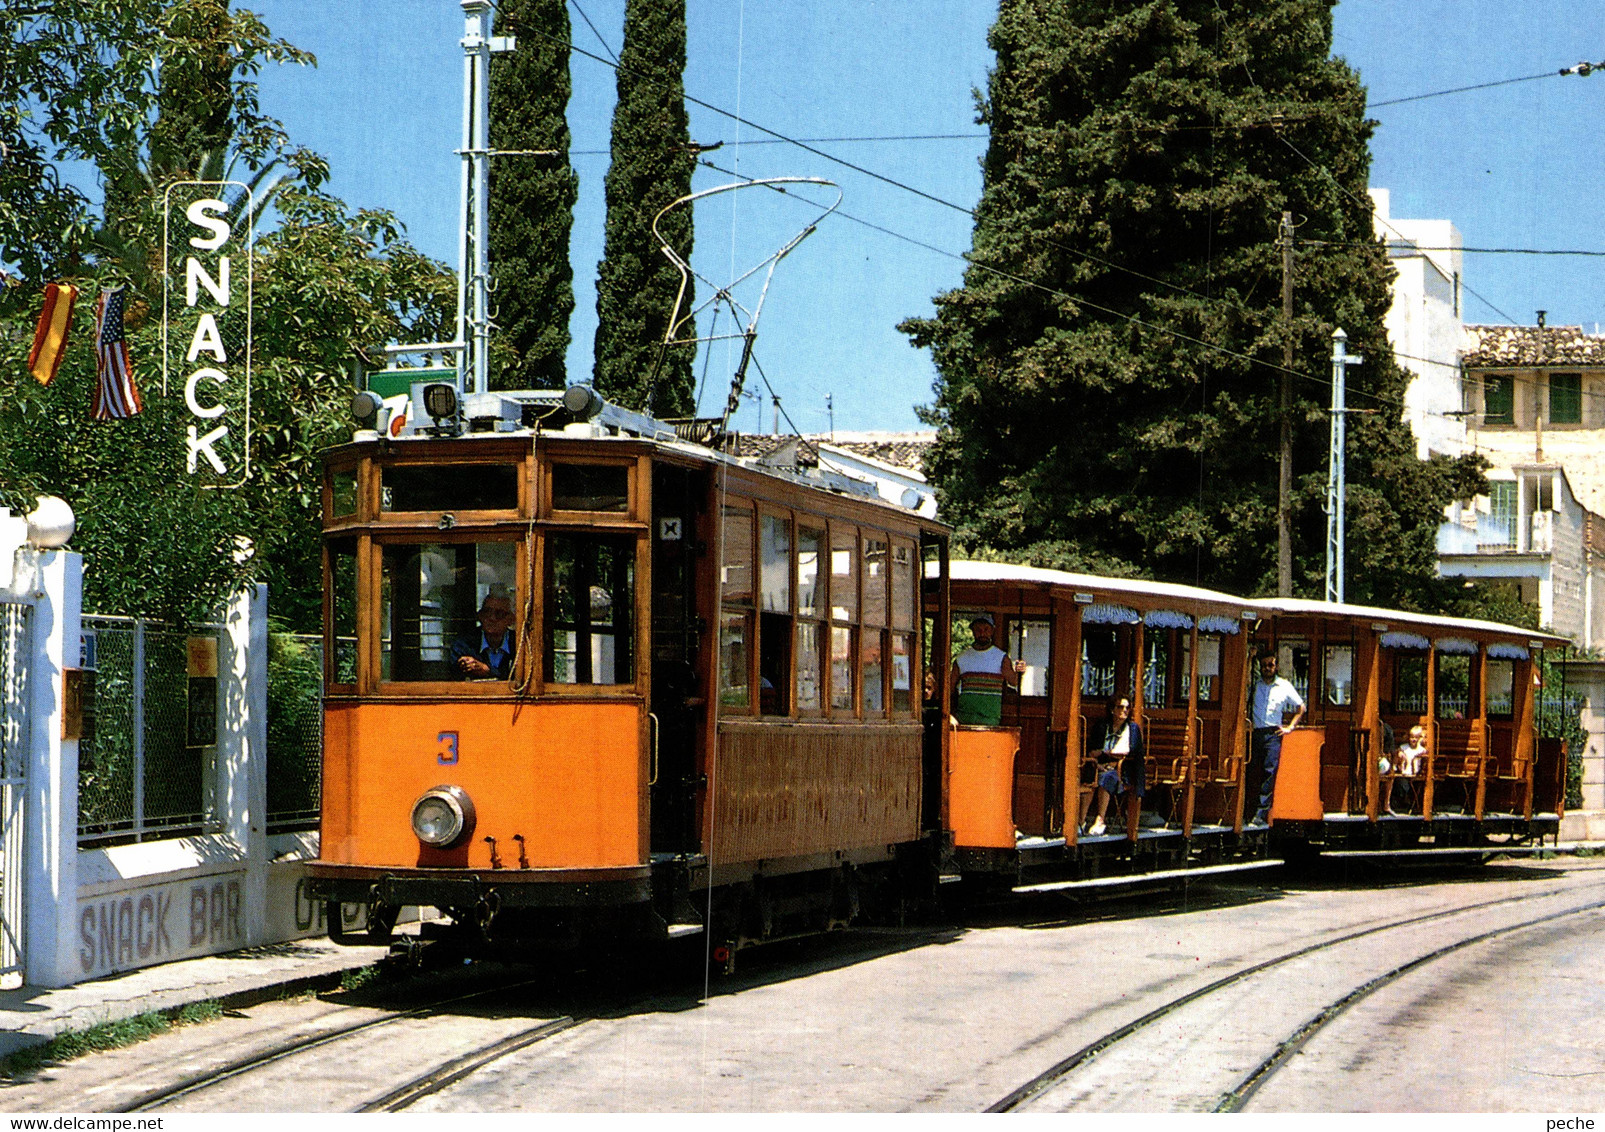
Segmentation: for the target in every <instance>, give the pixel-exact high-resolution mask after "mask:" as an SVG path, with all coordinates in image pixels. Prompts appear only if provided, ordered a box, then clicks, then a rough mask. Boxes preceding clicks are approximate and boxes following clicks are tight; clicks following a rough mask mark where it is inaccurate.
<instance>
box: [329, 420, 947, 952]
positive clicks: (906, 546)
mask: <svg viewBox="0 0 1605 1132" xmlns="http://www.w3.org/2000/svg"><path fill="white" fill-rule="evenodd" d="M421 393H422V391H421V390H420V389H417V388H415V390H414V395H413V396H414V400H415V401H417V402H418V403H419V405H420V406H421V405H423V404H424V401H423V399H422V396H421ZM574 393H575V390H574V389H571V390H570V391H569V394H570V396H569V397H568V398H567V399H566V400H564V399H563V398H564V394H563V392H562V391H556V392H552V393H544V392H534V393H519V394H512V393H502V394H488V395H480V396H479V397H470V398H467V399H465V402H464V405H465V409H464V411H463V412H462V414H461V417H460V418H458V419H459V420H460V422H461V423H457V424H454V422H452V421H450V420H448V421H445V422H440V421H437V422H436V424H435V426H433V427H431V428H427V429H426V428H422V427H413V426H407V427H406V428H404V429H401V430H400V431H401V433H402V435H401V436H400V438H398V439H389V438H381V437H380V436H378V435H376V434H374V433H367V434H363V433H358V434H357V438H356V439H355V440H354V442H353V443H351V444H349V445H346V446H343V447H340V448H337V449H334V450H332V451H330V452H329V453H327V455H326V475H325V483H324V499H323V505H324V516H325V522H324V577H325V609H324V614H325V658H326V660H325V668H326V672H325V676H326V688H325V709H324V720H325V727H324V768H323V801H322V843H321V851H320V856H319V859H318V860H317V861H316V862H314V863H313V864H312V865H311V866H310V874H311V878H312V879H311V884H312V886H313V891H314V893H315V894H316V896H317V897H318V898H320V899H322V900H325V901H327V902H328V903H329V905H330V908H329V912H330V923H331V925H334V926H335V927H334V933H335V934H336V936H337V938H341V939H343V940H346V941H349V942H358V941H360V942H378V941H384V940H389V939H392V932H393V927H394V924H395V921H396V918H397V914H398V912H399V911H400V910H401V909H402V908H404V907H423V908H429V909H434V910H436V911H437V912H438V913H439V915H438V916H430V917H428V918H426V922H425V924H424V929H425V934H426V935H450V936H452V937H453V938H456V939H458V940H462V941H466V942H467V943H469V944H472V945H474V946H475V947H476V948H477V949H479V950H481V951H494V950H496V949H497V948H498V947H499V946H501V945H506V946H508V947H509V948H514V947H516V948H523V947H524V946H525V945H527V944H530V943H535V944H546V945H552V946H576V945H579V944H581V943H583V942H585V941H588V940H595V939H600V938H606V939H619V938H645V939H653V938H658V939H661V938H665V937H672V936H676V935H682V934H693V933H700V932H703V931H709V930H711V931H713V932H715V933H717V934H716V935H715V940H716V942H717V944H718V947H719V948H729V947H733V946H734V945H737V944H740V943H744V942H748V941H754V940H760V939H766V938H774V937H777V936H780V935H785V934H791V933H794V932H804V931H814V930H819V929H821V928H826V927H830V926H833V925H836V924H841V923H845V922H847V921H849V920H851V919H853V918H855V917H856V916H858V915H860V914H866V915H873V914H876V913H884V914H887V915H890V914H893V913H895V912H897V911H898V910H899V909H900V908H901V907H902V905H903V903H904V902H905V901H907V900H910V899H914V898H916V897H917V895H918V893H920V892H921V891H923V892H926V893H929V892H931V891H933V890H934V886H935V875H936V867H937V865H936V862H937V857H938V853H939V848H940V841H941V828H940V813H939V806H938V793H939V790H940V768H941V766H942V762H943V758H944V751H943V749H942V747H943V743H944V742H945V734H944V733H943V732H941V730H940V729H933V730H932V735H933V741H932V742H931V743H929V744H927V743H926V741H925V739H924V732H925V728H924V725H923V722H922V718H921V711H922V703H921V698H920V681H919V679H918V674H919V673H921V672H922V671H923V668H924V658H923V655H922V652H923V649H924V647H925V641H924V633H923V632H922V631H921V630H922V627H923V626H924V625H926V624H927V623H929V624H933V625H945V623H946V616H947V611H946V605H945V600H946V539H947V530H946V528H944V527H942V526H941V525H939V524H937V523H935V522H934V521H932V520H931V519H929V518H927V517H925V516H922V515H921V514H920V513H919V512H918V511H917V510H911V509H910V508H908V507H905V506H902V505H901V504H900V503H892V502H887V501H886V500H883V499H882V498H881V497H880V495H879V493H878V492H877V490H876V488H875V485H873V484H870V483H866V482H860V481H859V480H856V479H849V478H847V477H846V476H844V475H841V474H837V473H834V472H831V471H828V470H824V471H822V470H820V469H819V468H817V467H810V466H808V465H809V464H810V463H812V461H810V460H809V459H808V453H807V450H806V448H793V449H788V450H787V451H785V452H782V453H780V454H778V455H777V456H774V457H771V458H770V459H769V460H768V461H766V462H765V463H763V464H760V463H759V462H758V461H756V460H753V459H747V458H742V457H739V456H735V455H731V454H728V453H726V452H720V451H715V450H714V449H712V448H709V447H706V446H704V445H702V444H698V443H692V442H690V441H688V440H683V439H680V438H679V437H678V436H677V435H676V433H675V431H674V428H673V427H672V426H670V425H668V424H665V423H663V422H658V421H654V420H652V419H650V418H646V417H642V416H639V415H637V414H633V413H628V412H626V411H624V410H620V409H618V408H617V407H615V406H611V405H607V404H606V403H604V402H600V401H599V399H597V398H596V397H595V395H594V394H589V393H588V391H586V393H587V395H585V396H579V397H576V396H573V394H574ZM422 416H423V414H422V413H420V414H419V417H420V418H422ZM688 431H689V430H688ZM931 509H932V508H931V506H930V504H929V503H926V505H925V510H927V511H929V510H931ZM945 638H946V633H945V631H944V632H941V633H939V634H938V635H937V643H936V646H935V647H936V648H938V649H940V650H942V651H943V652H945V650H946V647H947V645H946V639H945ZM938 655H940V653H939V654H938ZM340 906H344V908H345V912H346V916H347V917H350V918H347V919H344V920H343V919H342V916H341V911H342V909H341V907H340ZM356 909H361V910H362V912H363V913H365V920H364V918H363V917H358V916H357V915H356ZM352 923H355V924H357V925H359V926H358V927H357V928H355V929H352V930H347V929H345V928H343V927H342V926H341V925H342V924H352Z"/></svg>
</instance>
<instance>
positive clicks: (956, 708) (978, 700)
mask: <svg viewBox="0 0 1605 1132" xmlns="http://www.w3.org/2000/svg"><path fill="white" fill-rule="evenodd" d="M970 632H971V634H973V635H974V637H975V640H974V641H972V642H971V643H970V647H969V648H967V649H965V650H964V651H963V652H961V653H959V655H958V656H957V657H955V658H954V660H953V674H952V675H953V718H954V719H956V720H958V721H959V722H960V723H964V724H970V725H972V726H979V727H997V726H999V725H1000V724H1001V723H1002V722H1003V689H1004V688H1009V689H1011V690H1012V691H1016V692H1018V691H1019V690H1020V674H1021V673H1022V672H1024V671H1025V661H1023V660H1010V659H1009V654H1008V653H1006V652H1004V651H1003V650H1002V649H1000V648H998V647H997V646H996V645H994V644H993V643H992V637H993V634H994V633H996V632H997V623H996V622H994V621H993V620H992V615H991V614H990V613H977V614H976V615H975V619H974V620H972V621H971V622H970Z"/></svg>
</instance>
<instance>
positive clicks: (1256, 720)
mask: <svg viewBox="0 0 1605 1132" xmlns="http://www.w3.org/2000/svg"><path fill="white" fill-rule="evenodd" d="M1288 712H1292V713H1293V718H1292V719H1288V718H1287V714H1288ZM1303 718H1304V697H1303V696H1300V695H1299V694H1298V689H1297V688H1295V687H1293V685H1292V684H1291V683H1290V682H1289V681H1288V680H1287V679H1286V678H1285V677H1281V676H1278V675H1277V674H1276V653H1275V652H1268V653H1266V654H1265V655H1263V656H1262V657H1260V660H1259V680H1258V681H1257V682H1256V683H1255V684H1254V692H1253V695H1252V696H1251V697H1250V699H1249V720H1250V723H1251V725H1252V726H1253V728H1254V732H1253V737H1252V739H1251V746H1250V748H1249V757H1250V758H1251V759H1252V760H1253V761H1255V762H1262V763H1263V765H1264V767H1265V784H1264V785H1263V786H1261V787H1260V792H1259V809H1258V810H1256V811H1255V812H1254V818H1253V820H1252V821H1251V822H1250V823H1249V824H1250V825H1265V824H1266V823H1267V822H1268V821H1269V820H1270V816H1271V798H1272V797H1273V796H1274V795H1275V793H1276V767H1277V764H1278V763H1280V762H1281V761H1282V736H1284V735H1286V734H1287V733H1288V732H1289V731H1291V730H1293V728H1295V727H1297V726H1298V721H1299V720H1301V719H1303Z"/></svg>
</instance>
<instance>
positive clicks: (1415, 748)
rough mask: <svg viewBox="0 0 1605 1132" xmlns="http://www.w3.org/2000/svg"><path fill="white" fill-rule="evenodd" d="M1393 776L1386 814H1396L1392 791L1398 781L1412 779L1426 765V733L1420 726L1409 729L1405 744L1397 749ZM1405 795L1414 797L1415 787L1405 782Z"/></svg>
mask: <svg viewBox="0 0 1605 1132" xmlns="http://www.w3.org/2000/svg"><path fill="white" fill-rule="evenodd" d="M1393 765H1394V770H1395V776H1394V779H1393V785H1392V786H1390V787H1389V788H1388V813H1390V814H1392V813H1396V811H1395V810H1394V808H1393V791H1394V789H1396V788H1397V787H1398V785H1399V779H1401V778H1403V779H1406V780H1408V779H1412V778H1415V777H1417V776H1418V775H1420V774H1421V772H1422V771H1423V770H1424V769H1425V768H1426V765H1427V731H1426V728H1424V727H1422V726H1421V725H1420V724H1416V726H1414V727H1412V728H1410V734H1409V735H1408V736H1407V737H1406V740H1405V743H1404V745H1403V746H1401V747H1400V748H1399V754H1398V757H1396V758H1395V759H1394V762H1393ZM1404 789H1405V793H1406V795H1407V796H1409V797H1410V798H1412V799H1413V798H1414V796H1415V787H1414V786H1413V785H1410V784H1409V782H1408V781H1407V782H1406V785H1405V788H1404Z"/></svg>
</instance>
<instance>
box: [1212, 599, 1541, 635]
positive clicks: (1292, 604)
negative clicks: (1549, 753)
mask: <svg viewBox="0 0 1605 1132" xmlns="http://www.w3.org/2000/svg"><path fill="white" fill-rule="evenodd" d="M1243 606H1244V608H1251V609H1254V610H1256V611H1260V612H1263V613H1264V614H1266V615H1275V614H1283V615H1285V616H1302V617H1340V618H1353V619H1354V620H1369V621H1378V622H1383V623H1385V624H1386V625H1387V626H1388V628H1390V629H1394V628H1398V627H1400V626H1405V625H1409V626H1412V627H1415V628H1421V629H1447V630H1451V631H1454V632H1462V633H1493V634H1498V635H1500V636H1503V637H1509V638H1512V639H1520V640H1523V641H1528V640H1532V641H1543V642H1544V643H1545V644H1546V645H1568V644H1571V640H1570V638H1568V637H1563V636H1560V635H1559V634H1556V633H1550V632H1546V631H1545V630H1542V629H1524V628H1522V627H1521V626H1520V625H1505V624H1503V623H1501V622H1498V621H1478V620H1474V619H1472V618H1469V617H1445V616H1442V615H1440V614H1432V613H1410V612H1407V611H1405V610H1402V609H1383V608H1381V607H1379V606H1374V605H1349V604H1347V603H1346V602H1333V601H1315V600H1314V599H1312V598H1301V597H1267V598H1247V599H1244V601H1243Z"/></svg>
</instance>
